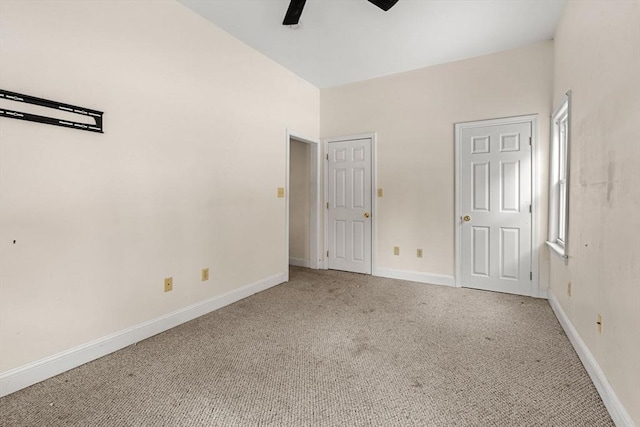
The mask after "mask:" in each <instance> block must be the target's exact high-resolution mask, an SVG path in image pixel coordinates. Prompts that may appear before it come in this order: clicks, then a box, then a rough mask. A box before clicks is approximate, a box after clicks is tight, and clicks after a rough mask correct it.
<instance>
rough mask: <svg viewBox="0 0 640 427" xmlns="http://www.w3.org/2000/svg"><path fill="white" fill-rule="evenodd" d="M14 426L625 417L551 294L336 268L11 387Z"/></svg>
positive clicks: (295, 278)
mask: <svg viewBox="0 0 640 427" xmlns="http://www.w3.org/2000/svg"><path fill="white" fill-rule="evenodd" d="M0 410H1V413H0V415H1V418H0V425H2V426H12V427H13V426H62V425H67V426H68V425H72V426H272V425H273V426H365V425H373V426H598V427H601V426H613V423H612V421H611V419H610V418H609V415H608V413H607V411H606V409H605V408H604V406H603V404H602V401H601V400H600V398H599V396H598V394H597V392H596V390H595V388H594V386H593V384H592V383H591V381H590V380H589V377H588V376H587V374H586V372H585V370H584V368H583V367H582V365H581V364H580V361H579V360H578V357H577V356H576V354H575V353H574V351H573V349H572V347H571V345H570V343H569V341H568V340H567V338H566V336H565V334H564V333H563V331H562V329H561V327H560V325H559V324H558V322H557V321H556V319H555V317H554V315H553V313H552V311H551V309H550V307H549V305H548V303H547V302H546V301H544V300H538V299H533V298H527V297H520V296H513V295H505V294H497V293H490V292H482V291H476V290H470V289H455V288H447V287H441V286H431V285H424V284H417V283H411V282H403V281H397V280H390V279H383V278H376V277H371V276H364V275H359V274H350V273H344V272H338V271H317V270H307V269H302V268H292V269H291V281H290V282H289V283H287V284H284V285H280V286H277V287H274V288H272V289H269V290H267V291H265V292H262V293H260V294H257V295H254V296H252V297H250V298H247V299H245V300H243V301H240V302H238V303H236V304H233V305H230V306H228V307H225V308H223V309H221V310H218V311H216V312H214V313H211V314H208V315H206V316H203V317H201V318H199V319H196V320H194V321H191V322H189V323H187V324H184V325H182V326H179V327H177V328H174V329H172V330H170V331H167V332H165V333H162V334H160V335H157V336H155V337H153V338H150V339H148V340H145V341H143V342H140V343H138V344H137V345H135V346H131V347H128V348H126V349H123V350H121V351H118V352H116V353H114V354H111V355H109V356H106V357H103V358H102V359H99V360H97V361H94V362H92V363H88V364H86V365H84V366H81V367H79V368H76V369H73V370H71V371H69V372H67V373H64V374H62V375H59V376H57V377H55V378H52V379H49V380H47V381H44V382H42V383H40V384H36V385H34V386H32V387H29V388H28V389H25V390H22V391H19V392H17V393H14V394H12V395H9V396H6V397H5V398H3V399H1V400H0Z"/></svg>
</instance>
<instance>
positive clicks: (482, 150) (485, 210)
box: [459, 122, 532, 295]
mask: <svg viewBox="0 0 640 427" xmlns="http://www.w3.org/2000/svg"><path fill="white" fill-rule="evenodd" d="M531 136H532V124H531V122H523V123H511V124H493V125H490V126H482V125H478V126H477V127H476V126H474V127H463V128H462V131H461V135H460V146H459V150H460V156H459V161H460V165H459V167H460V179H461V182H460V190H459V191H460V195H459V197H460V214H461V218H460V227H461V264H462V269H461V274H462V277H461V283H462V286H465V287H471V288H477V289H485V290H491V291H498V292H507V293H515V294H521V295H531V292H532V281H531V279H532V277H531V275H532V273H531V145H530V144H531Z"/></svg>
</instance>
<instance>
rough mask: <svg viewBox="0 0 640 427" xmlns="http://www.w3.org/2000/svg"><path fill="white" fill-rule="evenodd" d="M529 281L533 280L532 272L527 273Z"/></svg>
mask: <svg viewBox="0 0 640 427" xmlns="http://www.w3.org/2000/svg"><path fill="white" fill-rule="evenodd" d="M529 280H533V271H530V272H529Z"/></svg>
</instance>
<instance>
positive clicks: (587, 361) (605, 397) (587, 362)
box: [548, 290, 635, 427]
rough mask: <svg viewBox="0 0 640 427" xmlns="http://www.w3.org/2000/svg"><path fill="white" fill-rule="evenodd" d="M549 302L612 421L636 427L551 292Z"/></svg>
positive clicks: (616, 423)
mask: <svg viewBox="0 0 640 427" xmlns="http://www.w3.org/2000/svg"><path fill="white" fill-rule="evenodd" d="M548 300H549V304H550V305H551V308H552V309H553V312H554V313H555V315H556V317H557V318H558V321H559V322H560V325H562V329H564V332H565V333H566V334H567V337H569V341H570V342H571V344H572V345H573V348H574V349H575V350H576V353H578V357H580V360H581V361H582V364H583V365H584V367H585V369H586V370H587V373H588V374H589V376H590V377H591V381H593V384H594V385H595V386H596V389H597V390H598V393H599V394H600V398H601V399H602V402H603V403H604V406H605V407H606V408H607V410H608V411H609V415H611V419H612V420H613V422H614V423H615V425H616V426H617V427H635V424H634V422H633V420H632V419H631V416H630V415H629V413H628V412H627V410H626V409H625V408H624V406H623V405H622V402H620V400H619V399H618V396H616V393H615V391H614V390H613V388H612V387H611V384H609V381H608V380H607V377H606V376H605V375H604V372H602V369H600V365H598V362H597V361H596V359H595V357H593V354H592V353H591V351H589V348H588V347H587V345H586V344H585V342H584V341H583V340H582V338H580V334H578V331H577V330H576V328H575V327H574V326H573V324H572V323H571V320H569V317H567V315H566V314H565V312H564V310H563V309H562V306H561V305H560V303H559V302H558V299H557V298H556V296H555V295H554V294H553V292H551V290H549V292H548Z"/></svg>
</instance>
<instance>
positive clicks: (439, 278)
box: [373, 268, 456, 286]
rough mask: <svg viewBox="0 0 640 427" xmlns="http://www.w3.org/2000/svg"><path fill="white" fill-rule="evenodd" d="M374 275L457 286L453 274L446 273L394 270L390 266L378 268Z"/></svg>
mask: <svg viewBox="0 0 640 427" xmlns="http://www.w3.org/2000/svg"><path fill="white" fill-rule="evenodd" d="M373 275H374V276H379V277H387V278H389V279H400V280H410V281H412V282H420V283H430V284H432V285H443V286H455V285H456V280H455V278H454V277H453V276H448V275H445V274H430V273H421V272H419V271H407V270H393V269H390V268H376V269H375V271H374V272H373Z"/></svg>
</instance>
